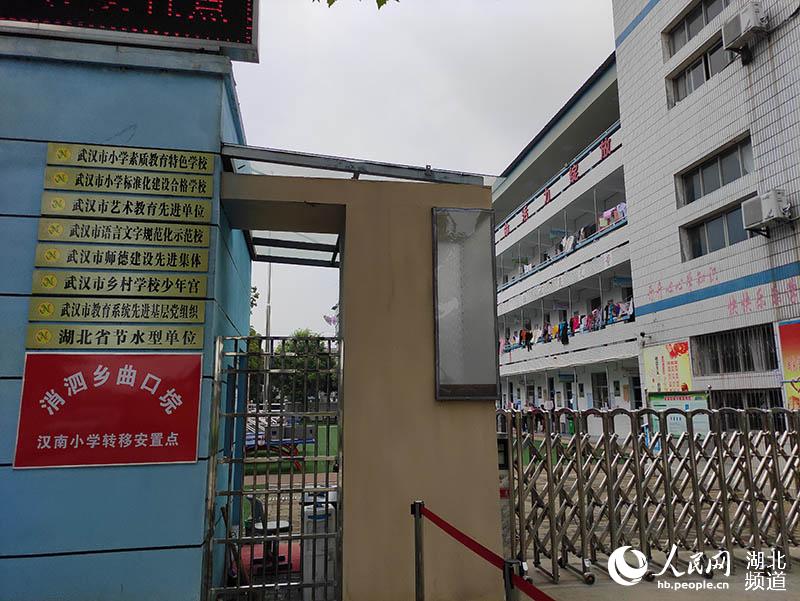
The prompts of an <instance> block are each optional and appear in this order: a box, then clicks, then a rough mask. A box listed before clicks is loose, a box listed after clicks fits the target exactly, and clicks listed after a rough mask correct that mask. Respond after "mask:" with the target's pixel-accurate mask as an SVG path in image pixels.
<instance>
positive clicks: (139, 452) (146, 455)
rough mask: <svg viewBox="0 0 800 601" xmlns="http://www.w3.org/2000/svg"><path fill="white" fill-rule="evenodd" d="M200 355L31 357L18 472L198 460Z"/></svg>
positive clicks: (16, 455) (17, 455)
mask: <svg viewBox="0 0 800 601" xmlns="http://www.w3.org/2000/svg"><path fill="white" fill-rule="evenodd" d="M201 366H202V356H201V355H199V354H165V353H161V354H116V353H114V354H111V353H103V354H77V353H28V354H27V355H26V357H25V374H24V377H23V383H22V402H21V406H20V415H19V426H18V429H17V447H16V452H15V453H14V467H15V468H29V467H72V466H82V465H131V464H142V463H179V462H194V461H197V437H198V422H199V417H200V379H201V377H202V374H201Z"/></svg>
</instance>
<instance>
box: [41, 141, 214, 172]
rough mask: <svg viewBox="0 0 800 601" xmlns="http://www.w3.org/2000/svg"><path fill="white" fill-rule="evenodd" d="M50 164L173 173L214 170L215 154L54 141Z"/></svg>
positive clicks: (48, 156) (49, 156)
mask: <svg viewBox="0 0 800 601" xmlns="http://www.w3.org/2000/svg"><path fill="white" fill-rule="evenodd" d="M47 164H48V165H68V166H69V165H71V166H76V167H109V168H115V169H134V170H138V171H169V172H173V173H213V172H214V155H213V154H209V153H207V152H186V151H183V150H156V149H154V148H126V147H123V146H95V145H91V144H59V143H56V142H51V143H50V144H48V145H47Z"/></svg>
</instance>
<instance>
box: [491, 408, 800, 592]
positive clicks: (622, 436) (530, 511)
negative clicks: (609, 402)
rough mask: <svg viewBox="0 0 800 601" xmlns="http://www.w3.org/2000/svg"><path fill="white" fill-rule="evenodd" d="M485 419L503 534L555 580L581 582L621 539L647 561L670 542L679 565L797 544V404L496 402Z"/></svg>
mask: <svg viewBox="0 0 800 601" xmlns="http://www.w3.org/2000/svg"><path fill="white" fill-rule="evenodd" d="M731 424H736V425H737V428H736V429H731V428H730V426H731ZM497 426H498V441H499V445H500V452H501V454H505V458H506V460H507V464H508V472H509V474H508V475H509V477H508V503H509V515H510V520H509V521H510V523H509V524H507V526H508V537H509V539H510V540H508V541H507V543H509V544H510V550H511V553H512V556H513V557H515V558H517V559H519V560H521V561H523V562H531V563H532V564H533V566H534V567H537V568H538V569H540V570H542V571H543V572H545V573H546V574H547V575H548V576H549V577H550V578H551V579H552V580H553V581H555V582H558V580H559V578H560V574H561V572H562V570H567V571H569V572H573V573H576V574H577V575H579V576H581V577H583V578H584V580H585V581H587V582H590V581H592V580H593V577H592V576H591V568H592V567H593V566H596V567H598V568H600V569H602V570H606V571H607V569H606V566H605V565H604V563H605V562H607V558H608V556H609V555H610V554H611V553H612V552H613V551H614V550H615V549H617V548H619V547H621V546H625V545H629V546H631V547H633V548H636V549H639V550H641V551H642V552H643V553H644V554H645V556H646V557H647V558H648V561H649V563H650V564H651V565H653V564H655V565H658V562H657V561H655V560H654V557H653V555H654V553H657V554H658V556H659V557H661V556H662V555H661V554H662V553H663V554H664V555H667V554H668V553H669V552H670V551H671V550H672V548H673V547H675V548H676V549H677V551H678V556H677V558H676V559H677V560H678V561H681V562H682V563H683V565H687V560H686V559H685V558H683V559H682V558H681V554H682V553H683V555H687V554H697V553H700V554H702V555H703V558H704V559H705V560H708V558H709V556H710V555H711V554H715V553H719V552H720V551H724V552H728V553H729V554H730V555H729V558H730V561H731V563H732V564H733V565H732V566H731V567H732V569H735V565H736V563H737V562H739V563H741V562H740V560H741V559H742V554H743V553H746V552H747V551H762V550H768V549H773V550H775V549H778V550H780V551H782V552H783V553H785V554H786V557H791V555H790V549H791V548H797V547H798V546H800V531H799V530H800V528H799V527H798V524H799V523H800V428H799V426H800V412H798V411H789V410H786V409H777V408H776V409H771V410H762V409H746V410H737V409H718V410H708V409H698V410H692V411H683V410H679V409H667V410H665V411H654V410H652V409H640V410H634V411H630V410H625V409H613V410H610V411H603V410H596V409H590V410H587V411H582V412H581V411H573V410H571V409H559V410H556V411H546V410H542V409H532V410H528V411H524V412H519V411H506V410H502V411H498V412H497ZM737 551H738V552H739V555H738V556H737ZM790 563H791V562H790ZM789 567H791V566H789Z"/></svg>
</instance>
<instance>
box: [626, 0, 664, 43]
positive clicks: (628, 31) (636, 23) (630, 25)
mask: <svg viewBox="0 0 800 601" xmlns="http://www.w3.org/2000/svg"><path fill="white" fill-rule="evenodd" d="M659 2H661V0H649V1H648V3H647V4H645V7H644V8H643V9H642V10H641V11H640V12H639V14H638V15H636V16H635V17H634V19H633V21H631V22H630V23H628V26H627V27H626V28H625V29H623V30H622V33H621V34H619V36H618V37H617V41H616V44H617V48H619V47H620V46H621V45H622V42H624V41H625V40H626V38H627V37H628V36H629V35H631V34H632V33H633V30H634V29H636V28H637V27H638V26H639V23H641V22H642V21H644V20H645V18H646V17H647V15H649V14H650V11H651V10H653V9H654V8H655V6H656V4H658V3H659Z"/></svg>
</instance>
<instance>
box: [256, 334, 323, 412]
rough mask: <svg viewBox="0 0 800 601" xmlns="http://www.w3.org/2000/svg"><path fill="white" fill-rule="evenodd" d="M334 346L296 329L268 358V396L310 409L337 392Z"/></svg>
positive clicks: (316, 336) (319, 337)
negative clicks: (269, 366) (269, 364)
mask: <svg viewBox="0 0 800 601" xmlns="http://www.w3.org/2000/svg"><path fill="white" fill-rule="evenodd" d="M336 351H337V349H336V347H334V346H332V343H331V342H329V341H328V340H327V339H324V338H322V337H321V336H320V335H319V334H317V333H316V332H312V331H311V330H309V329H302V330H296V331H295V332H294V333H292V335H291V337H289V338H287V339H286V340H284V341H283V342H281V343H279V344H277V345H276V346H275V349H274V354H273V355H272V357H271V359H270V363H271V367H272V370H274V371H272V373H271V375H270V386H269V387H270V398H271V400H272V402H284V403H286V402H288V403H293V404H300V405H303V406H305V405H306V404H307V403H308V404H309V406H308V408H309V409H311V408H313V407H315V406H316V403H318V402H320V401H327V400H329V395H330V393H332V392H336V391H337V387H338V377H337V376H338V374H337V370H338V361H337V355H336Z"/></svg>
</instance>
